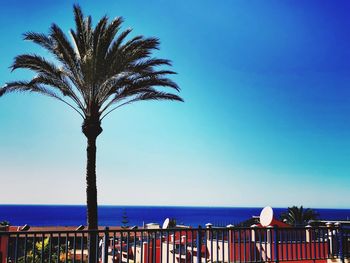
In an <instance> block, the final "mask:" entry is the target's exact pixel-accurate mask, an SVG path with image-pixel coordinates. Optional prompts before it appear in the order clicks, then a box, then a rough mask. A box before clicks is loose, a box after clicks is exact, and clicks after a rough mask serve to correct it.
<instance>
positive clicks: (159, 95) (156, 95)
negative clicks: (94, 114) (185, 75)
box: [101, 91, 184, 120]
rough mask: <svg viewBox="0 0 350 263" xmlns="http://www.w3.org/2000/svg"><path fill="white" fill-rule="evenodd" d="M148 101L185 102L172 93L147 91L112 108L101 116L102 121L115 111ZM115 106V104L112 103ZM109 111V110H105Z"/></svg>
mask: <svg viewBox="0 0 350 263" xmlns="http://www.w3.org/2000/svg"><path fill="white" fill-rule="evenodd" d="M147 100H172V101H181V102H183V101H184V100H183V99H182V98H181V97H180V96H178V95H175V94H171V93H166V92H161V91H146V92H141V93H140V94H138V95H136V96H135V97H132V98H130V99H129V100H127V101H126V102H124V103H122V104H119V105H118V106H116V107H114V108H112V109H111V110H109V111H108V112H106V113H105V114H101V120H103V119H104V118H105V117H106V116H107V115H108V114H110V113H111V112H113V111H115V110H116V109H118V108H120V107H122V106H125V105H127V104H131V103H133V102H137V101H147ZM112 104H114V103H112ZM105 109H107V108H105Z"/></svg>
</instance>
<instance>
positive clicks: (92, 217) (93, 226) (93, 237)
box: [86, 136, 98, 263]
mask: <svg viewBox="0 0 350 263" xmlns="http://www.w3.org/2000/svg"><path fill="white" fill-rule="evenodd" d="M86 153H87V164H86V203H87V211H86V212H87V225H88V229H89V230H97V229H98V214H97V187H96V137H95V136H89V137H88V138H87V148H86ZM97 237H98V234H97V233H96V232H92V233H89V237H88V249H89V263H95V262H97V260H96V256H97V250H96V242H98V239H97Z"/></svg>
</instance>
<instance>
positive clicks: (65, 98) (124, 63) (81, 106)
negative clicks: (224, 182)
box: [0, 5, 182, 133]
mask: <svg viewBox="0 0 350 263" xmlns="http://www.w3.org/2000/svg"><path fill="white" fill-rule="evenodd" d="M74 16H75V24H76V29H75V30H70V34H71V37H72V40H71V41H69V40H68V38H67V36H66V35H65V34H64V33H63V31H62V30H61V29H60V28H59V27H58V26H57V25H56V24H52V26H51V28H50V32H49V34H47V35H46V34H40V33H34V32H29V33H26V34H24V39H25V40H30V41H33V42H34V43H36V44H38V45H40V46H41V47H43V48H45V49H46V50H48V51H49V52H50V53H51V54H53V56H54V58H55V59H56V60H57V61H56V62H58V63H56V64H54V63H52V62H50V61H48V60H46V59H45V58H44V57H41V56H38V55H32V54H24V55H19V56H17V57H16V58H15V59H14V63H13V65H12V66H11V67H12V70H15V69H17V68H26V69H30V70H33V71H35V72H36V73H37V75H36V76H35V77H34V78H32V79H31V80H30V81H14V82H11V83H8V84H7V85H5V86H4V87H3V88H1V89H0V96H2V95H4V94H5V93H8V92H13V91H31V92H36V93H40V94H43V95H47V96H49V97H53V98H56V99H58V100H60V101H62V102H64V103H66V104H67V105H69V106H70V107H72V108H73V109H74V110H75V111H76V112H78V113H79V115H80V116H81V117H82V118H83V119H84V125H87V126H89V121H90V120H91V121H92V122H96V121H97V122H99V121H101V120H102V119H103V118H104V117H105V116H106V115H107V114H109V113H110V112H111V111H113V110H114V109H116V108H118V107H120V106H122V105H125V104H129V103H132V102H135V101H140V100H178V101H182V99H181V98H180V97H179V96H177V95H175V94H172V93H167V92H163V91H160V90H156V89H155V87H156V86H163V87H166V88H173V89H175V90H176V91H179V87H178V86H177V85H176V83H174V82H173V81H171V80H170V79H169V78H167V76H168V75H169V74H174V73H175V72H173V71H170V70H157V69H156V68H157V67H158V66H164V65H168V66H170V61H169V60H166V59H157V58H152V57H151V53H152V51H153V50H155V49H158V47H159V40H158V39H157V38H145V37H143V36H136V37H134V38H132V39H130V40H128V41H126V40H125V39H126V37H127V36H128V35H129V33H130V32H131V29H127V30H125V31H123V32H121V33H119V34H118V32H119V31H120V28H121V24H122V22H123V19H122V18H120V17H118V18H116V19H114V20H112V21H110V22H109V19H108V17H106V16H104V17H103V18H102V19H101V20H100V21H99V22H98V23H97V25H96V26H95V28H93V26H92V20H91V17H90V16H87V17H84V16H83V13H82V11H81V9H80V7H79V6H77V5H75V6H74ZM85 128H87V127H85ZM84 130H86V129H84V126H83V131H84ZM85 132H88V131H87V130H86V131H85ZM85 132H84V133H85Z"/></svg>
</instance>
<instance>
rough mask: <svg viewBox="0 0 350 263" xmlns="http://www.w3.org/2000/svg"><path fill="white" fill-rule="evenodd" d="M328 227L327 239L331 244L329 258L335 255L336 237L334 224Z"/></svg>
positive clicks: (327, 224)
mask: <svg viewBox="0 0 350 263" xmlns="http://www.w3.org/2000/svg"><path fill="white" fill-rule="evenodd" d="M326 226H327V238H328V242H329V251H328V254H329V255H328V257H330V256H332V257H333V254H334V251H333V247H334V243H335V242H334V235H333V224H332V223H331V222H327V223H326Z"/></svg>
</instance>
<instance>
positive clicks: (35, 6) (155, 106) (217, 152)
mask: <svg viewBox="0 0 350 263" xmlns="http://www.w3.org/2000/svg"><path fill="white" fill-rule="evenodd" d="M73 3H74V2H73V1H51V0H47V1H43V0H42V1H30V2H29V1H24V0H22V1H13V0H5V1H1V4H0V5H1V6H0V32H1V35H0V38H1V48H0V61H1V63H0V82H1V83H5V82H7V81H10V80H18V79H27V78H29V77H30V76H32V73H30V72H28V71H18V72H14V73H10V70H9V68H8V67H9V66H10V64H11V63H12V59H13V57H15V56H16V55H18V54H21V53H25V52H29V53H33V52H38V53H40V54H43V55H45V53H43V52H42V51H41V50H40V49H39V48H38V47H36V46H35V45H34V44H32V43H29V42H24V41H22V33H24V32H27V31H37V32H47V31H48V28H49V26H50V24H51V23H52V22H56V23H57V24H58V25H60V26H61V27H62V28H63V29H64V31H65V32H68V30H69V29H70V28H71V27H73V26H74V24H73V15H72V5H73ZM78 3H80V4H81V6H82V8H83V10H84V12H85V13H86V14H91V15H92V17H93V19H94V21H95V22H96V21H97V20H98V19H99V18H100V17H101V16H102V15H104V14H105V13H107V14H108V15H109V16H110V17H116V16H123V17H124V19H125V23H124V28H127V27H132V28H133V29H134V31H133V36H135V35H137V34H143V35H145V36H157V37H159V38H160V40H161V50H160V51H159V52H157V53H156V54H155V55H157V56H158V57H163V58H169V59H171V60H172V61H173V65H174V67H173V69H174V70H175V71H177V72H178V73H179V74H178V75H176V76H175V77H174V80H175V81H176V82H177V83H178V84H179V85H180V87H181V88H182V91H181V95H182V96H183V98H184V99H185V101H186V102H185V103H171V102H144V103H139V104H134V105H131V106H127V107H124V108H122V109H120V110H119V111H116V112H114V114H111V115H110V116H109V117H108V118H106V119H105V120H104V121H103V128H104V132H103V133H102V134H101V136H100V137H99V138H98V153H97V154H98V155H97V158H98V159H97V176H98V191H99V193H98V200H99V203H100V204H112V205H113V204H115V205H204V206H214V205H215V206H265V205H271V206H280V207H286V206H290V205H294V204H295V205H304V206H309V207H344V208H350V199H349V193H350V176H349V175H350V88H349V85H350V44H349V43H350V16H349V15H348V14H349V11H350V2H349V1H319V0H317V1H316V0H315V1H288V0H286V1H279V0H275V1H272V0H270V1H249V2H247V1H243V0H241V1H230V0H222V1H210V0H207V1H202V0H196V1H188V0H180V1H165V0H152V1H144V0H140V1H117V0H103V1H78ZM0 120H1V124H0V174H1V177H0V178H1V191H0V202H1V203H8V204H10V203H39V204H41V203H44V204H52V203H55V204H84V203H85V147H86V142H85V138H84V137H83V134H82V133H81V130H80V126H81V119H80V117H79V116H78V115H77V114H76V113H75V112H74V111H72V110H71V109H70V108H68V107H66V106H65V105H64V104H61V103H60V102H57V101H55V100H52V99H50V98H46V97H41V96H38V95H32V94H11V95H8V96H5V97H3V98H1V99H0Z"/></svg>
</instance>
